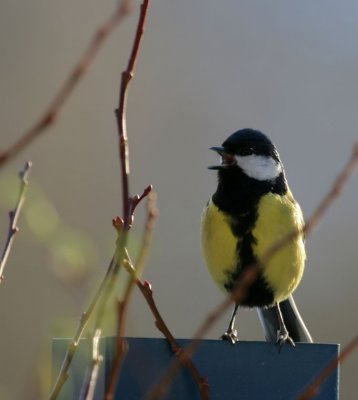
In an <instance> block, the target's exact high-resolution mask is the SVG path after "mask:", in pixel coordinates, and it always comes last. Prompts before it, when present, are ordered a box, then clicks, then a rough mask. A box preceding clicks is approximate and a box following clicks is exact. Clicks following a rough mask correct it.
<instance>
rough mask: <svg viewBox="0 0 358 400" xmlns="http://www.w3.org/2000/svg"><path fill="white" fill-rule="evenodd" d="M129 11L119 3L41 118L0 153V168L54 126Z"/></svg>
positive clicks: (128, 3)
mask: <svg viewBox="0 0 358 400" xmlns="http://www.w3.org/2000/svg"><path fill="white" fill-rule="evenodd" d="M130 10H131V0H124V1H123V2H120V4H119V5H118V7H117V9H116V10H115V11H114V13H113V14H112V15H111V16H110V17H109V18H108V20H107V21H106V22H105V23H104V24H103V25H102V26H101V27H100V28H99V29H98V30H97V32H96V34H95V35H94V37H93V39H92V40H91V42H90V43H89V45H88V47H87V48H86V50H85V51H84V53H83V54H82V56H81V57H80V59H79V61H78V62H77V64H76V65H75V67H74V68H73V70H72V71H71V73H70V74H69V76H68V78H67V79H66V80H65V82H64V83H63V85H62V86H61V88H60V90H59V91H58V93H57V94H56V95H55V97H54V99H53V100H52V102H51V103H50V104H49V106H48V107H47V109H46V111H45V112H44V114H43V116H42V117H41V118H40V119H39V120H38V121H37V122H36V123H35V124H34V125H33V126H32V127H31V128H30V129H29V130H28V131H26V132H25V133H24V134H23V135H22V136H21V137H20V138H19V139H18V140H17V141H15V143H13V144H12V145H11V146H10V147H9V148H8V149H6V150H5V151H2V152H1V153H0V167H2V166H3V165H4V164H5V163H6V162H9V161H10V160H11V159H13V158H14V157H15V156H16V155H17V154H18V153H20V152H21V151H22V150H23V149H24V148H25V147H26V146H28V145H29V144H30V143H31V142H32V141H33V140H35V139H36V138H37V137H38V136H39V135H40V134H41V133H43V132H45V131H46V129H47V128H49V127H50V126H51V125H53V124H54V122H55V121H56V120H57V118H58V116H59V114H60V111H61V109H62V107H63V106H64V104H65V103H66V101H67V100H68V98H69V96H70V95H71V94H72V93H73V91H74V89H75V88H76V86H77V85H78V83H79V81H80V80H81V79H82V78H83V76H84V75H85V73H86V72H87V70H88V68H89V67H90V65H91V64H92V62H93V60H94V59H95V57H96V55H97V53H98V51H99V49H100V48H101V46H102V45H103V43H104V41H105V40H106V39H107V38H108V36H109V35H110V34H111V33H112V32H113V31H114V29H115V28H116V27H117V26H118V25H119V23H120V22H121V21H122V19H123V18H124V17H125V16H126V15H127V14H129V12H130Z"/></svg>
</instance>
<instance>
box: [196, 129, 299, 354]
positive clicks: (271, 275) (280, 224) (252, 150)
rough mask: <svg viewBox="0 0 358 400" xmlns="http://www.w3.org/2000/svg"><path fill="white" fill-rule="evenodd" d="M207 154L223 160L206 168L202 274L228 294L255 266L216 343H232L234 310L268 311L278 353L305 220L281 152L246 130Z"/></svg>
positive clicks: (284, 335) (259, 134)
mask: <svg viewBox="0 0 358 400" xmlns="http://www.w3.org/2000/svg"><path fill="white" fill-rule="evenodd" d="M210 150H213V151H214V152H216V153H217V154H218V155H219V156H220V159H221V162H220V164H218V165H213V166H209V167H208V168H209V169H210V170H216V171H217V175H218V183H217V188H216V191H215V193H214V194H213V195H212V196H211V198H210V199H209V201H208V203H207V204H206V206H205V207H204V210H203V212H202V218H201V247H202V251H203V254H204V258H205V261H206V264H207V267H208V270H209V272H210V274H211V276H212V278H213V280H214V282H215V283H216V284H217V285H218V287H219V288H220V289H221V290H222V291H223V292H224V293H226V294H228V295H231V296H233V293H234V292H235V289H236V288H238V285H240V280H241V279H244V277H245V274H248V272H249V271H250V269H252V268H253V267H255V266H256V267H257V266H258V268H257V275H255V279H254V280H253V282H250V284H248V285H247V287H246V290H245V295H244V296H241V297H242V298H240V300H238V301H237V302H236V301H234V309H233V313H232V316H231V319H230V323H229V326H228V328H227V330H226V331H225V333H224V334H223V335H222V339H225V340H228V341H230V342H231V343H233V344H235V343H236V342H237V341H238V335H237V330H236V329H235V318H236V314H237V310H238V307H239V306H240V307H248V308H253V307H258V308H260V309H270V308H272V309H274V310H275V314H276V317H277V322H278V328H279V329H278V331H277V338H276V343H277V344H278V345H279V348H281V347H282V345H283V344H284V343H289V344H290V345H292V346H295V343H294V341H293V340H292V338H291V337H290V334H289V332H288V330H287V328H286V325H285V322H284V320H283V317H282V313H281V310H280V303H281V302H283V301H285V300H286V299H288V298H290V296H291V294H292V293H293V292H294V291H295V289H296V288H297V286H298V285H299V283H300V281H301V279H302V276H303V272H304V267H305V261H306V252H305V243H304V219H303V214H302V210H301V208H300V206H299V204H298V202H297V201H296V200H295V198H294V197H293V195H292V193H291V190H290V188H289V186H288V183H287V179H286V175H285V171H284V167H283V164H282V162H281V159H280V156H279V153H278V151H277V149H276V147H275V145H274V144H273V142H272V141H271V140H270V139H269V137H268V136H267V135H266V134H264V133H263V132H261V131H259V130H255V129H251V128H245V129H241V130H238V131H236V132H234V133H233V134H231V135H230V136H229V137H228V138H227V139H226V140H225V141H224V142H223V144H222V146H218V147H211V148H210ZM289 235H292V237H290V240H289V241H287V243H284V245H282V246H281V247H279V248H278V249H276V251H275V252H273V253H272V254H271V256H270V257H267V255H268V252H269V251H270V249H272V248H273V246H275V245H277V243H279V242H280V241H284V240H287V238H288V237H289ZM237 290H239V289H237ZM233 299H234V296H233Z"/></svg>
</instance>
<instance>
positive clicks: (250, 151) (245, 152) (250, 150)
mask: <svg viewBox="0 0 358 400" xmlns="http://www.w3.org/2000/svg"><path fill="white" fill-rule="evenodd" d="M253 153H254V149H253V148H252V147H242V148H241V149H239V151H238V155H239V156H250V155H251V154H253Z"/></svg>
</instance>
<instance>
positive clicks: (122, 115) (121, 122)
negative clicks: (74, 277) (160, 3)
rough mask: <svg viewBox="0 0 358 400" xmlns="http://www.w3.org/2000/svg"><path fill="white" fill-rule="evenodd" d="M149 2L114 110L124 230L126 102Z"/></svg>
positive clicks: (145, 3)
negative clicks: (117, 138)
mask: <svg viewBox="0 0 358 400" xmlns="http://www.w3.org/2000/svg"><path fill="white" fill-rule="evenodd" d="M148 6H149V0H144V1H143V4H142V5H141V8H140V15H139V21H138V25H137V31H136V34H135V37H134V42H133V47H132V51H131V55H130V57H129V61H128V66H127V69H126V70H125V71H123V72H122V78H121V86H120V90H119V99H118V108H117V109H116V110H115V114H116V120H117V128H118V135H119V143H118V145H119V158H120V164H121V174H122V202H123V222H124V228H125V229H128V228H129V226H130V222H131V221H130V195H129V179H128V177H129V150H128V134H127V125H126V118H127V115H126V109H127V100H128V87H129V83H130V81H131V80H132V78H133V76H134V68H135V65H136V61H137V58H138V53H139V49H140V44H141V41H142V37H143V33H144V24H145V21H146V18H147V11H148Z"/></svg>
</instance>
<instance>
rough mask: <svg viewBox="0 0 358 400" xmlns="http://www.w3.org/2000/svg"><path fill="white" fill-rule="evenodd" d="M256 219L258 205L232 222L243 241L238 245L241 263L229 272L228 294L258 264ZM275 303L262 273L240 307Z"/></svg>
mask: <svg viewBox="0 0 358 400" xmlns="http://www.w3.org/2000/svg"><path fill="white" fill-rule="evenodd" d="M256 219H257V204H256V205H254V207H253V208H251V210H250V211H249V212H247V213H246V214H245V215H242V216H241V217H239V218H235V220H233V221H234V222H232V226H231V229H232V232H233V234H234V235H235V236H236V237H241V238H242V239H241V240H239V241H238V244H237V253H238V259H239V260H240V261H239V262H238V264H237V265H236V268H235V269H234V271H227V276H228V278H227V282H226V283H225V285H224V286H225V289H226V290H227V291H228V292H232V291H233V290H234V289H235V287H236V285H237V284H239V283H240V279H241V277H242V275H243V274H244V273H246V271H247V269H248V268H251V267H252V265H253V264H256V263H257V258H256V257H255V255H254V252H253V245H254V244H255V243H256V239H255V238H254V236H253V234H252V230H253V228H254V226H255V221H256ZM273 302H274V293H273V291H272V290H271V289H270V287H269V286H268V285H267V283H266V281H265V279H264V277H263V275H262V273H261V272H260V273H259V275H258V278H257V279H256V280H255V282H254V283H253V284H251V285H250V286H249V288H248V291H247V293H246V296H245V298H244V299H243V300H242V301H241V302H240V305H241V306H245V307H266V306H270V305H272V304H273Z"/></svg>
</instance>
